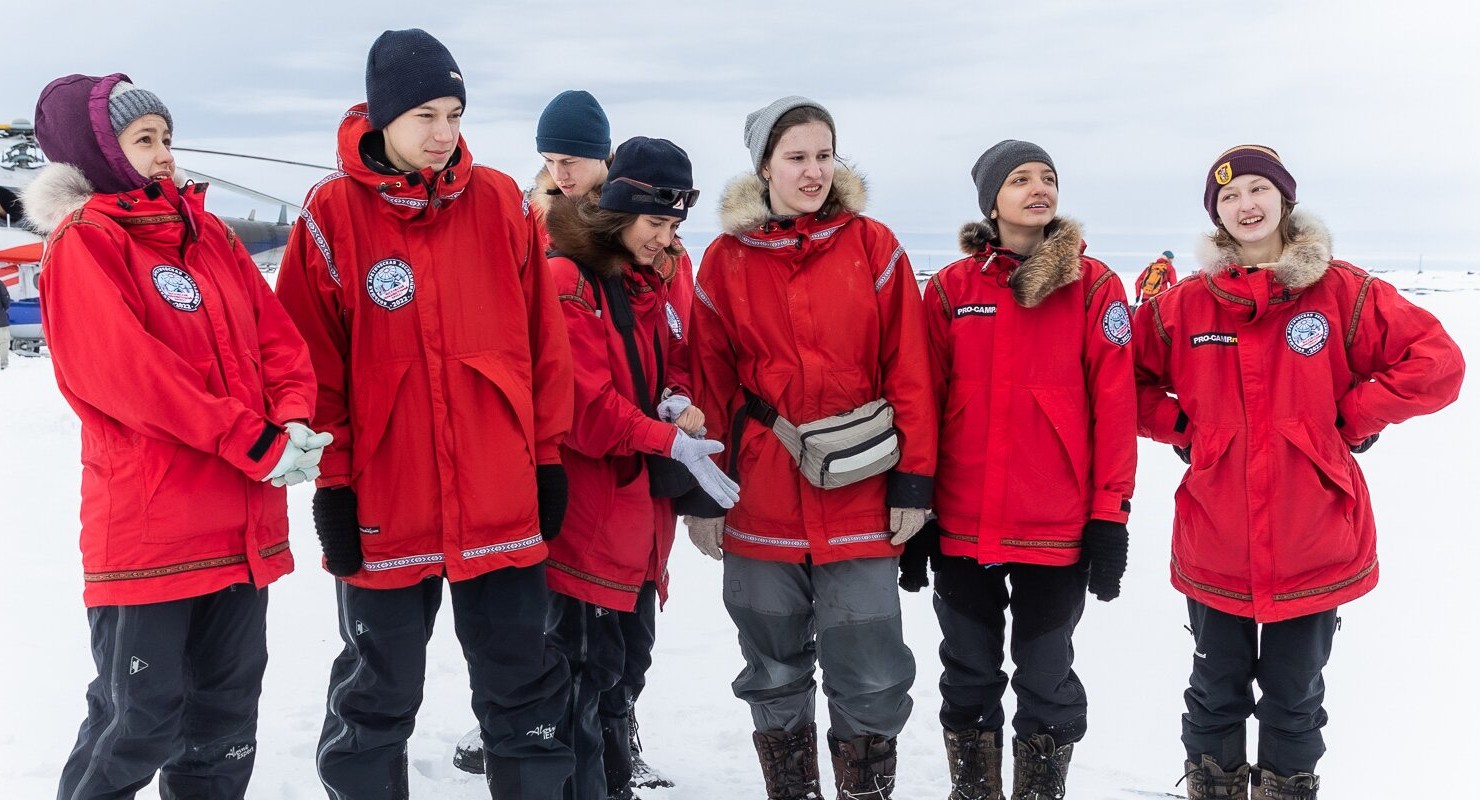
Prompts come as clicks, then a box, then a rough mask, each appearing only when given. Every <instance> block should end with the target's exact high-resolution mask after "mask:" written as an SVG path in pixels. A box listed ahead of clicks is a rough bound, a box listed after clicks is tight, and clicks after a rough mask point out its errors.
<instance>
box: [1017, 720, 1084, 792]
mask: <svg viewBox="0 0 1480 800" xmlns="http://www.w3.org/2000/svg"><path fill="white" fill-rule="evenodd" d="M1072 755H1074V745H1073V743H1070V744H1066V745H1064V746H1063V747H1057V746H1055V744H1054V740H1053V737H1052V736H1049V735H1048V734H1046V733H1035V734H1033V736H1032V737H1031V738H1029V739H1018V738H1014V739H1013V740H1012V800H1063V798H1064V784H1065V782H1066V781H1068V779H1069V757H1070V756H1072Z"/></svg>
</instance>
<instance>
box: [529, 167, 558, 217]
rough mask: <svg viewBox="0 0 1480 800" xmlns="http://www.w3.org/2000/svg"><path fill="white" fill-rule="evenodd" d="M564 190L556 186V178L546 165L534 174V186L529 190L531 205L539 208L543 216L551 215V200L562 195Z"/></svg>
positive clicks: (536, 208)
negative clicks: (551, 174)
mask: <svg viewBox="0 0 1480 800" xmlns="http://www.w3.org/2000/svg"><path fill="white" fill-rule="evenodd" d="M562 194H563V192H561V191H560V189H558V188H556V186H555V179H554V178H552V177H550V173H549V171H548V170H546V169H545V168H544V167H540V171H539V172H536V173H535V174H534V186H533V188H531V189H530V190H529V205H530V207H531V208H533V209H535V210H537V211H538V212H539V214H540V216H541V217H548V216H550V201H552V200H554V199H555V198H557V197H560V196H561V195H562Z"/></svg>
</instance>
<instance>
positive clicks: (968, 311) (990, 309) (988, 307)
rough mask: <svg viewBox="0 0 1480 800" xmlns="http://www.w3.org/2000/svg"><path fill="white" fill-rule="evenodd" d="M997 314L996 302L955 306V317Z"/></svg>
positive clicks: (993, 315) (992, 315)
mask: <svg viewBox="0 0 1480 800" xmlns="http://www.w3.org/2000/svg"><path fill="white" fill-rule="evenodd" d="M995 316H997V304H996V303H972V304H970V305H965V306H956V318H957V319H960V318H961V317H995Z"/></svg>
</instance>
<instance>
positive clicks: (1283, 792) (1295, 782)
mask: <svg viewBox="0 0 1480 800" xmlns="http://www.w3.org/2000/svg"><path fill="white" fill-rule="evenodd" d="M1251 775H1252V776H1253V781H1254V797H1256V798H1258V800H1316V790H1317V789H1320V788H1321V779H1320V778H1318V777H1316V776H1315V775H1312V774H1310V773H1309V772H1297V773H1295V774H1294V775H1291V776H1290V777H1288V778H1282V777H1280V776H1278V775H1276V774H1274V773H1273V772H1270V771H1269V770H1266V769H1260V768H1259V767H1255V768H1254V770H1253V772H1252V773H1251Z"/></svg>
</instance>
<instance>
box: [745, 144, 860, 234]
mask: <svg viewBox="0 0 1480 800" xmlns="http://www.w3.org/2000/svg"><path fill="white" fill-rule="evenodd" d="M833 191H834V192H835V193H836V196H837V199H838V203H839V205H840V206H841V207H842V209H841V210H840V211H839V212H837V213H835V214H833V215H831V216H828V217H824V218H819V217H818V216H817V215H816V214H803V215H801V216H799V217H791V218H788V219H785V220H776V219H773V218H772V215H771V205H770V202H769V200H768V199H767V196H766V184H765V181H762V180H761V178H760V176H759V175H754V174H751V173H746V174H744V175H740V176H738V177H736V178H734V179H733V180H731V181H730V183H729V185H727V186H726V187H725V191H724V195H723V196H722V197H721V199H720V208H719V217H720V226H721V227H722V228H723V229H724V232H725V233H728V234H730V235H732V236H734V237H735V238H737V239H739V240H740V241H741V242H743V243H745V244H748V245H750V246H751V247H760V248H764V249H782V248H785V247H786V246H788V245H790V246H794V247H796V248H797V249H808V248H807V245H808V244H809V243H813V244H818V243H824V242H826V241H828V240H829V239H830V238H831V237H832V235H833V234H834V233H837V232H838V231H839V230H841V229H842V227H843V226H844V225H847V224H848V222H849V221H851V220H852V219H853V217H855V216H857V215H859V214H860V213H862V212H863V210H864V208H865V207H866V206H867V205H868V186H867V184H866V183H865V182H864V179H863V176H862V175H860V174H859V173H858V172H856V171H854V170H853V169H851V168H849V167H846V166H844V165H842V164H839V165H838V166H837V168H836V169H835V170H834V171H833Z"/></svg>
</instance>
